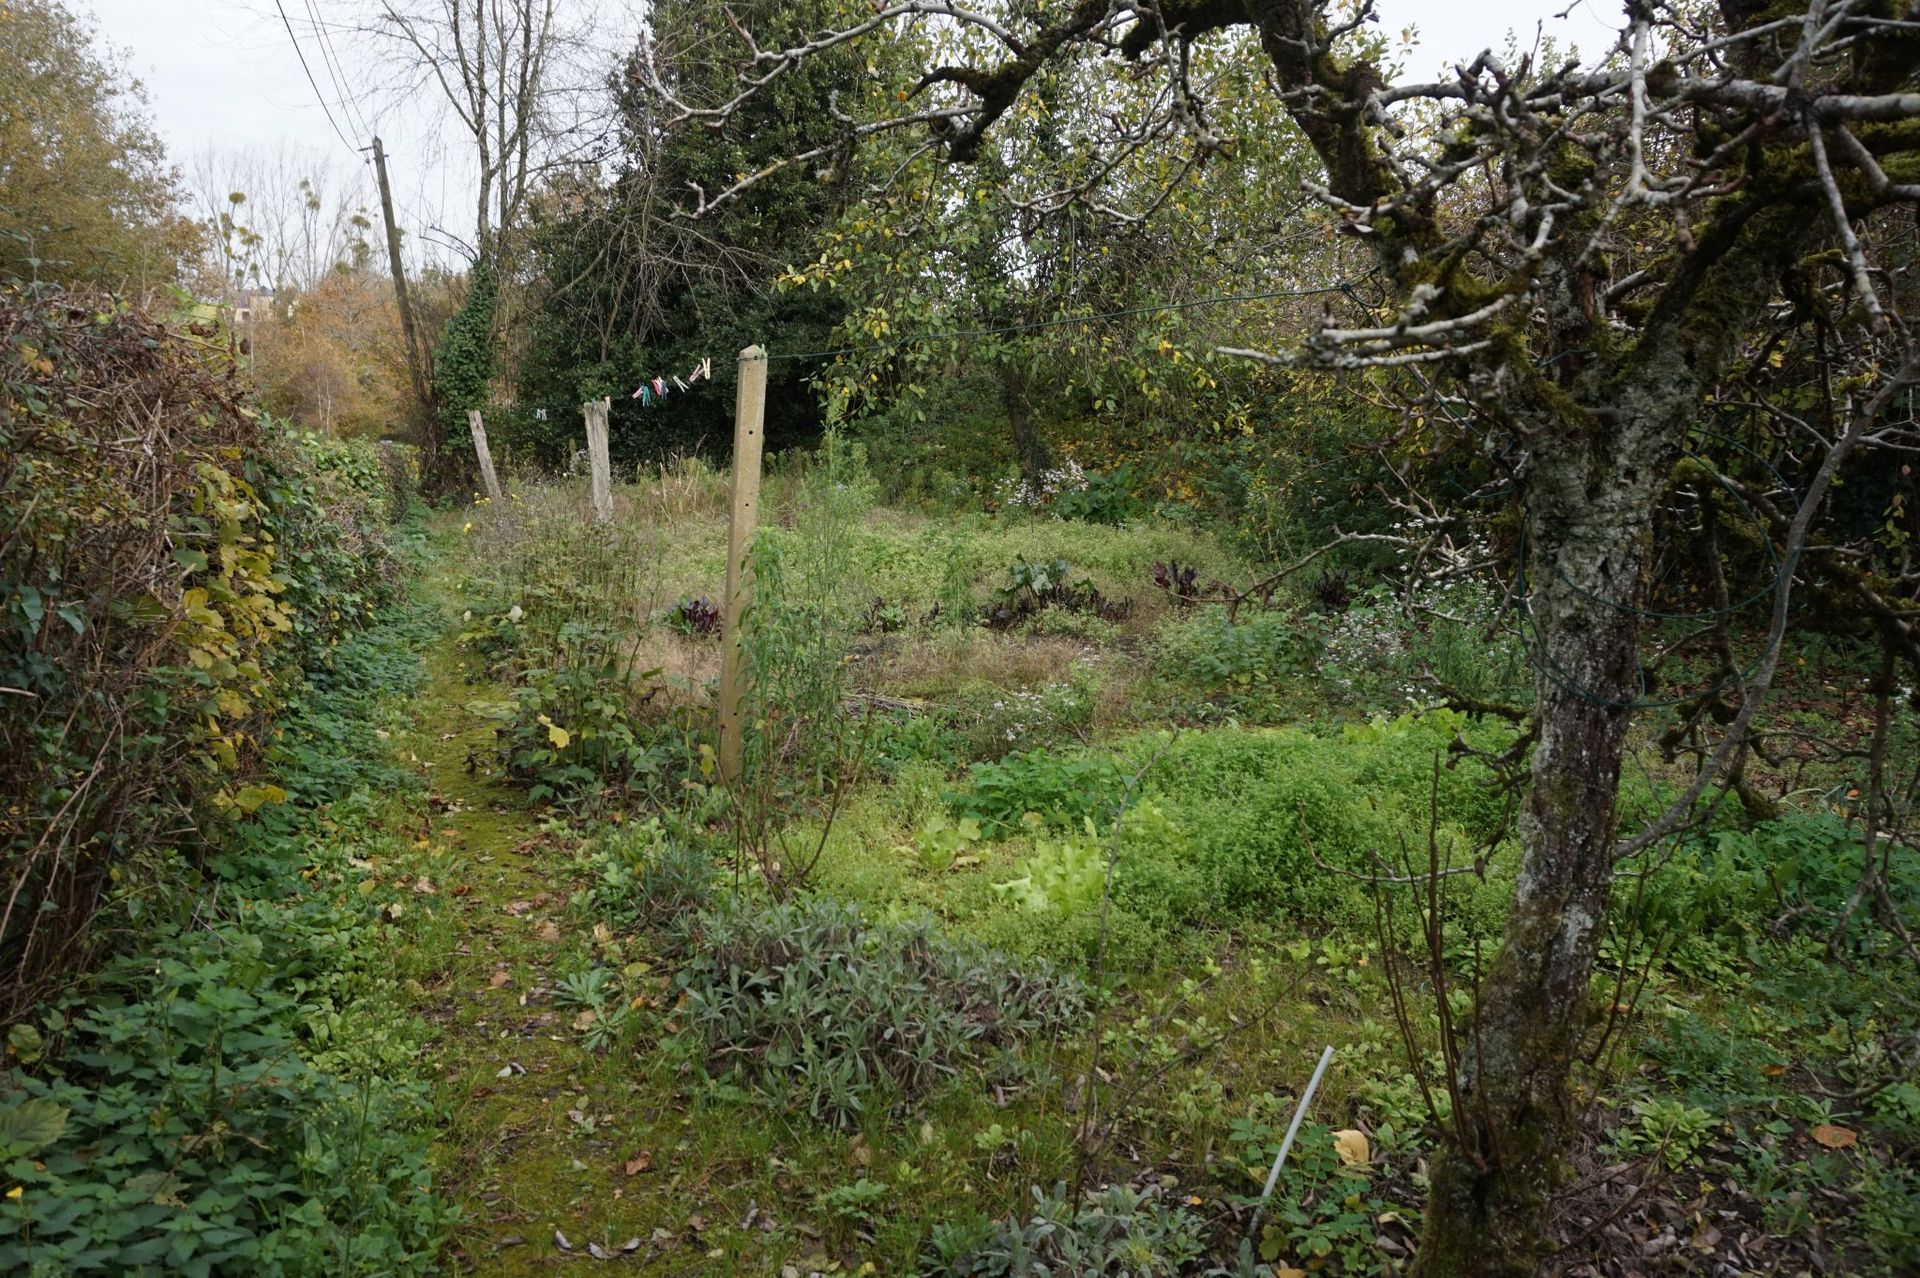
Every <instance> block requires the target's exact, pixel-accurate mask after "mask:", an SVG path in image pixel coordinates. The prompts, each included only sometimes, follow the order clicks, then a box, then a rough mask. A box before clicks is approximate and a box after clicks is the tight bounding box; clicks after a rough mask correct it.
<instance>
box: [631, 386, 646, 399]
mask: <svg viewBox="0 0 1920 1278" xmlns="http://www.w3.org/2000/svg"><path fill="white" fill-rule="evenodd" d="M646 392H647V384H646V383H645V382H641V383H640V384H639V385H638V386H636V387H634V388H633V398H635V399H644V398H645V397H646Z"/></svg>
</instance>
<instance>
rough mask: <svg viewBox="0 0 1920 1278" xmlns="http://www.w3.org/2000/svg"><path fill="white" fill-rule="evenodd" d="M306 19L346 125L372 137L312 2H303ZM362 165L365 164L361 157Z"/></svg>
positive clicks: (306, 0) (310, 0) (364, 159)
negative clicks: (305, 7) (346, 118)
mask: <svg viewBox="0 0 1920 1278" xmlns="http://www.w3.org/2000/svg"><path fill="white" fill-rule="evenodd" d="M305 3H306V6H307V17H308V19H309V22H310V25H311V27H312V30H313V36H314V39H315V41H317V42H318V43H319V45H320V61H321V64H322V65H324V66H325V67H326V68H327V79H328V80H330V81H331V82H332V83H333V88H334V92H336V93H338V94H339V95H340V96H339V98H338V101H339V103H340V109H341V110H342V111H343V112H345V113H346V115H347V117H348V123H350V124H352V125H355V126H356V128H357V131H358V133H359V134H360V136H362V137H369V138H370V137H372V136H373V129H372V128H371V127H369V126H368V124H367V118H366V116H364V115H363V114H361V112H360V107H359V103H358V101H357V99H355V98H354V97H353V96H352V95H350V94H349V93H348V92H347V73H346V70H345V68H344V67H343V66H342V64H341V62H340V52H339V50H337V49H335V48H334V47H333V39H332V37H331V36H329V35H328V34H327V29H326V27H325V26H324V25H323V24H322V23H321V21H320V11H319V10H318V9H316V8H315V7H314V0H305ZM360 162H361V163H362V164H365V163H367V160H366V157H365V156H364V155H363V156H362V157H361V161H360Z"/></svg>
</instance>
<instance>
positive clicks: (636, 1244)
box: [620, 1238, 640, 1252]
mask: <svg viewBox="0 0 1920 1278" xmlns="http://www.w3.org/2000/svg"><path fill="white" fill-rule="evenodd" d="M620 1250H621V1251H624V1252H635V1251H639V1250H640V1240H639V1239H638V1238H629V1239H627V1240H626V1241H625V1242H623V1243H621V1244H620Z"/></svg>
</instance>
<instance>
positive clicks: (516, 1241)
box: [495, 1234, 527, 1251]
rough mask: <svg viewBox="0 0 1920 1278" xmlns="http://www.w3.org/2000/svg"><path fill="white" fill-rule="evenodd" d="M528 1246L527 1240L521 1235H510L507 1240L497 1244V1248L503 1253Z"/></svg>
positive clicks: (504, 1239)
mask: <svg viewBox="0 0 1920 1278" xmlns="http://www.w3.org/2000/svg"><path fill="white" fill-rule="evenodd" d="M526 1245H527V1240H526V1239H524V1238H522V1237H521V1236H520V1235H519V1234H508V1235H507V1236H506V1237H505V1238H502V1239H501V1240H500V1241H499V1242H498V1243H496V1244H495V1246H497V1247H499V1248H500V1249H501V1250H502V1251H505V1250H506V1249H507V1248H509V1247H524V1246H526Z"/></svg>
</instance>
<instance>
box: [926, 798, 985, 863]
mask: <svg viewBox="0 0 1920 1278" xmlns="http://www.w3.org/2000/svg"><path fill="white" fill-rule="evenodd" d="M981 837H982V836H981V831H980V823H979V822H978V821H976V820H974V819H973V818H972V817H961V818H960V819H959V820H958V821H952V820H949V819H948V817H947V816H946V814H945V813H940V812H936V813H934V814H933V815H932V816H930V817H928V818H927V819H926V821H925V822H924V823H922V824H921V826H920V830H919V832H918V833H917V834H915V835H914V846H915V847H916V848H917V849H918V850H919V853H920V864H921V865H923V866H925V867H926V868H927V869H929V870H945V869H950V868H952V866H953V863H954V862H955V861H956V860H957V859H959V857H961V856H962V855H963V854H965V852H966V851H967V849H968V848H970V847H972V846H973V845H974V844H976V843H978V842H979V841H980V839H981Z"/></svg>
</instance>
